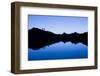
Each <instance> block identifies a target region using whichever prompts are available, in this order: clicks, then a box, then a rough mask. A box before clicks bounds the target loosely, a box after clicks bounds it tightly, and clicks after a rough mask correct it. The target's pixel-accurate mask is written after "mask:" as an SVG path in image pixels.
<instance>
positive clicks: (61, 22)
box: [28, 15, 88, 34]
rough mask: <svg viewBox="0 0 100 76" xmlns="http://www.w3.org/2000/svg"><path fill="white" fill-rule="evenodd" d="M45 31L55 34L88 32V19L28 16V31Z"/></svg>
mask: <svg viewBox="0 0 100 76" xmlns="http://www.w3.org/2000/svg"><path fill="white" fill-rule="evenodd" d="M33 27H35V28H39V29H45V30H46V31H50V32H53V33H56V34H62V33H64V32H65V33H73V32H77V33H84V32H88V17H77V16H49V15H29V16H28V29H32V28H33Z"/></svg>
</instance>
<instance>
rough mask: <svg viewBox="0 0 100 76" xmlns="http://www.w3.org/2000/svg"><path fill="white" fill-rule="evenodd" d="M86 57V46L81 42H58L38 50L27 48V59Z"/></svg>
mask: <svg viewBox="0 0 100 76" xmlns="http://www.w3.org/2000/svg"><path fill="white" fill-rule="evenodd" d="M80 58H88V48H87V46H86V45H84V44H82V43H77V44H73V43H71V42H66V43H63V42H58V43H55V44H52V45H50V46H46V47H44V48H41V49H39V50H33V49H31V48H29V49H28V60H29V61H31V60H55V59H80Z"/></svg>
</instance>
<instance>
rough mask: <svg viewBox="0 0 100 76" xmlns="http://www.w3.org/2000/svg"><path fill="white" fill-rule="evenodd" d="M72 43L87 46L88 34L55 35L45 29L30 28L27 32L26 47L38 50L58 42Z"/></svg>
mask: <svg viewBox="0 0 100 76" xmlns="http://www.w3.org/2000/svg"><path fill="white" fill-rule="evenodd" d="M60 41H62V42H64V43H66V42H69V41H70V42H72V43H74V44H77V43H79V42H80V43H82V44H84V45H88V32H84V33H80V34H79V33H77V32H74V33H71V34H66V33H63V34H55V33H52V32H50V31H46V30H45V29H39V28H32V29H30V30H28V47H29V48H31V49H34V50H38V49H40V48H43V47H45V46H49V45H51V44H54V43H58V42H60Z"/></svg>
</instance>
